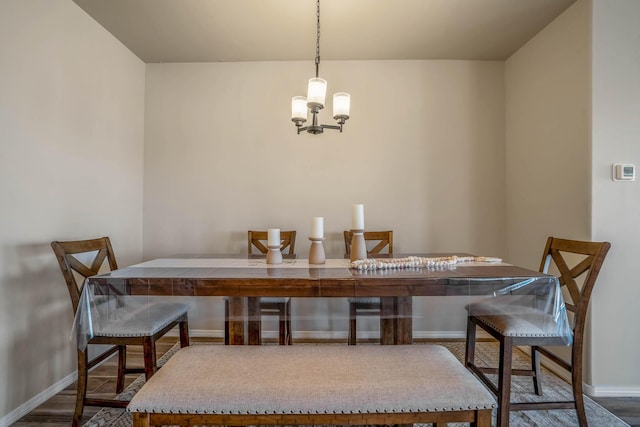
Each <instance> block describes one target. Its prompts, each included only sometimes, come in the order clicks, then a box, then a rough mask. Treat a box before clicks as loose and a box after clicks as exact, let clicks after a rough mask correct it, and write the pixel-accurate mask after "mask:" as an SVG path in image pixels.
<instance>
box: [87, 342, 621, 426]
mask: <svg viewBox="0 0 640 427" xmlns="http://www.w3.org/2000/svg"><path fill="white" fill-rule="evenodd" d="M430 344H440V345H443V346H445V347H447V348H448V349H449V350H450V351H451V352H452V353H453V354H454V355H455V356H456V357H457V358H458V359H459V360H460V361H462V360H463V358H464V347H465V344H464V342H438V343H430ZM430 344H414V345H430ZM198 345H200V344H198ZM213 345H215V344H213ZM296 345H319V344H296ZM322 345H327V344H322ZM335 345H342V344H335ZM178 349H179V346H178V344H176V345H175V346H174V347H172V348H171V349H170V350H169V351H167V352H166V353H165V354H164V355H163V356H162V357H161V358H160V359H159V360H158V364H159V365H163V364H164V363H165V362H166V361H167V360H169V358H170V357H171V356H172V355H173V354H174V353H175V352H176V351H177V350H178ZM497 360H498V346H497V344H496V343H494V342H480V343H478V346H477V348H476V363H477V364H478V365H485V366H497ZM529 363H530V361H529V358H528V356H527V355H525V354H524V353H522V352H520V351H516V352H515V354H514V359H513V367H514V369H517V368H528V367H529ZM143 384H144V376H140V377H138V378H137V379H136V380H135V381H134V382H133V383H131V385H130V386H129V387H127V389H126V390H125V391H123V392H122V393H121V394H120V395H119V396H118V397H117V399H123V400H130V399H131V397H132V396H133V395H134V394H135V393H136V392H137V391H138V390H139V389H140V387H142V385H143ZM542 384H543V385H542V389H543V392H544V396H537V395H536V394H535V393H533V383H532V380H531V378H529V377H515V378H514V379H513V382H512V386H511V391H512V395H511V400H512V401H513V402H529V401H536V400H549V399H551V400H563V399H564V400H568V399H571V388H570V386H569V384H567V383H566V382H565V381H564V380H562V379H561V378H559V377H557V376H556V375H554V374H553V373H551V372H550V371H548V370H546V369H543V380H542ZM585 407H586V412H587V419H588V421H589V425H592V426H598V427H600V426H607V427H629V425H628V424H627V423H625V422H624V421H622V420H620V419H619V418H617V417H616V416H615V415H613V414H612V413H610V412H609V411H607V410H606V409H605V408H603V407H602V406H600V405H598V404H597V403H596V402H594V401H593V400H591V399H589V398H588V397H585ZM493 422H494V425H495V410H494V420H493ZM509 422H510V425H511V426H513V427H532V426H535V427H549V426H554V427H565V426H566V427H573V426H577V425H578V419H577V417H576V413H575V411H574V410H553V411H521V412H512V413H511V415H510V418H509ZM132 424H133V423H132V418H131V415H130V414H129V413H127V412H126V411H125V410H124V409H121V408H103V409H101V410H100V411H99V412H98V413H96V414H95V415H94V416H93V417H92V418H91V419H90V420H89V421H87V422H86V423H85V424H84V427H132ZM429 425H430V424H424V426H425V427H426V426H429ZM466 425H468V424H464V423H463V424H459V423H451V424H449V426H451V427H453V426H466Z"/></svg>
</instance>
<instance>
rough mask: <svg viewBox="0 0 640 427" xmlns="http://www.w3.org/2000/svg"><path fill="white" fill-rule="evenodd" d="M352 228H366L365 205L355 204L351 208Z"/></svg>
mask: <svg viewBox="0 0 640 427" xmlns="http://www.w3.org/2000/svg"><path fill="white" fill-rule="evenodd" d="M351 229H352V230H364V205H353V208H352V209H351Z"/></svg>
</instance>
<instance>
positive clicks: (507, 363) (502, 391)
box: [496, 337, 513, 427]
mask: <svg viewBox="0 0 640 427" xmlns="http://www.w3.org/2000/svg"><path fill="white" fill-rule="evenodd" d="M512 351H513V341H512V339H511V338H510V337H502V339H501V340H500V365H499V366H498V419H497V424H496V427H509V413H510V412H511V363H512Z"/></svg>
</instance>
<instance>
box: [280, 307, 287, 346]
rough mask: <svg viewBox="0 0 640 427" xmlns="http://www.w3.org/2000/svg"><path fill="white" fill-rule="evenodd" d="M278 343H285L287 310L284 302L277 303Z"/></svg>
mask: <svg viewBox="0 0 640 427" xmlns="http://www.w3.org/2000/svg"><path fill="white" fill-rule="evenodd" d="M278 305H279V307H278V344H280V345H286V344H287V314H286V313H287V310H286V308H285V305H286V303H284V304H278Z"/></svg>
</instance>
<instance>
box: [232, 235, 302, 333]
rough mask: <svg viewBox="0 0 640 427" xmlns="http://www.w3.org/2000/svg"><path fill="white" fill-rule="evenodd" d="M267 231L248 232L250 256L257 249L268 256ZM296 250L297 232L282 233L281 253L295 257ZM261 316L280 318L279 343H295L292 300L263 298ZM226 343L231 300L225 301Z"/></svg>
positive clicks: (260, 303) (261, 299)
mask: <svg viewBox="0 0 640 427" xmlns="http://www.w3.org/2000/svg"><path fill="white" fill-rule="evenodd" d="M267 240H268V232H267V231H255V230H249V231H248V232H247V249H248V253H249V255H252V254H254V253H255V252H254V251H255V249H257V250H258V253H260V254H266V253H267V251H268V248H267V246H266V242H267ZM295 249H296V231H295V230H292V231H280V251H282V253H283V254H285V255H290V256H293V255H294V254H295ZM259 310H260V316H278V325H279V327H278V329H279V331H278V343H279V344H280V345H291V344H292V343H293V337H292V331H291V298H287V297H282V298H281V297H261V298H260V301H259ZM224 343H225V344H229V299H228V298H225V300H224Z"/></svg>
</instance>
